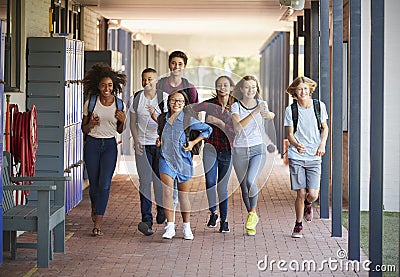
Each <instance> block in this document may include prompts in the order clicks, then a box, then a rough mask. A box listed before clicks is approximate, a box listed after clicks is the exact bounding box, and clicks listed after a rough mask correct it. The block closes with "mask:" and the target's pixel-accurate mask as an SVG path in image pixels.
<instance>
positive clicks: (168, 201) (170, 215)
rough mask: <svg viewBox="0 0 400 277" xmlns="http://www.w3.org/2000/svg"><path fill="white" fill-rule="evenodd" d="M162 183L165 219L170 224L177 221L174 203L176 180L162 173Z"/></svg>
mask: <svg viewBox="0 0 400 277" xmlns="http://www.w3.org/2000/svg"><path fill="white" fill-rule="evenodd" d="M160 178H161V182H162V183H163V203H164V212H165V217H166V218H167V221H168V222H174V221H175V211H174V201H173V199H172V196H173V191H174V179H172V178H171V176H169V175H167V174H164V173H160Z"/></svg>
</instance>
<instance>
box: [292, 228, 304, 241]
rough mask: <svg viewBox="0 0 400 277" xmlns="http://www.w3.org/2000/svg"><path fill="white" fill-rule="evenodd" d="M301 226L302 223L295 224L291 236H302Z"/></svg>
mask: <svg viewBox="0 0 400 277" xmlns="http://www.w3.org/2000/svg"><path fill="white" fill-rule="evenodd" d="M302 231H303V226H302V225H296V226H294V229H293V233H292V238H302V237H303V232H302Z"/></svg>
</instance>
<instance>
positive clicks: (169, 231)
mask: <svg viewBox="0 0 400 277" xmlns="http://www.w3.org/2000/svg"><path fill="white" fill-rule="evenodd" d="M164 229H165V233H164V235H162V237H163V238H164V239H172V238H173V237H175V224H174V223H173V222H168V223H167V226H165V228H164Z"/></svg>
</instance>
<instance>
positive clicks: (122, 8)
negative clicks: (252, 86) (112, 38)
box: [78, 0, 310, 57]
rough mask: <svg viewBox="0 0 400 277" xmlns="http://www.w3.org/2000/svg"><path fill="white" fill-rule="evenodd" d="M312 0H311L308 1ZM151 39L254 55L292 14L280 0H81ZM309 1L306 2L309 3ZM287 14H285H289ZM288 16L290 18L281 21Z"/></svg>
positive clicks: (204, 52)
mask: <svg viewBox="0 0 400 277" xmlns="http://www.w3.org/2000/svg"><path fill="white" fill-rule="evenodd" d="M307 1H310V0H307ZM78 2H80V3H82V4H83V5H84V6H86V7H87V8H90V9H92V10H94V11H95V12H97V13H99V14H101V15H102V16H104V17H105V18H108V19H113V20H116V21H115V22H116V23H117V25H118V26H122V27H124V28H126V29H128V30H130V31H132V32H138V33H140V35H146V39H147V40H148V41H149V40H150V39H151V41H150V43H152V44H157V45H159V46H160V47H161V48H163V49H165V50H167V51H172V50H176V49H180V50H183V51H185V52H187V53H188V54H189V55H190V56H191V57H199V56H215V55H220V56H253V55H257V54H258V53H259V49H260V48H261V47H262V45H263V44H264V43H265V41H266V40H267V39H268V38H270V37H271V36H272V35H273V33H274V32H276V31H289V30H290V29H291V28H292V27H293V24H292V22H291V21H292V19H293V18H295V16H297V15H299V14H301V13H302V11H295V13H294V14H293V15H291V16H289V17H287V15H288V14H287V9H288V7H282V8H281V7H280V4H279V0H151V1H145V0H78ZM307 5H308V3H306V6H307ZM285 15H286V17H285ZM282 18H285V19H286V20H282Z"/></svg>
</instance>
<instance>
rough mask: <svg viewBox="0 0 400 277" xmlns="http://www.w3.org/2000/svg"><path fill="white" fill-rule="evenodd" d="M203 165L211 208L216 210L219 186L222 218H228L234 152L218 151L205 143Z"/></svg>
mask: <svg viewBox="0 0 400 277" xmlns="http://www.w3.org/2000/svg"><path fill="white" fill-rule="evenodd" d="M203 167H204V172H205V173H206V188H207V199H208V206H209V210H210V211H211V212H215V211H216V209H217V195H216V189H215V188H217V191H218V201H219V212H220V216H221V219H222V220H226V219H227V217H228V182H229V177H230V176H231V171H232V154H231V152H230V151H229V152H224V153H222V152H216V151H215V148H214V146H212V145H211V144H205V145H204V149H203ZM217 177H218V180H217ZM217 181H218V184H217Z"/></svg>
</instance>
